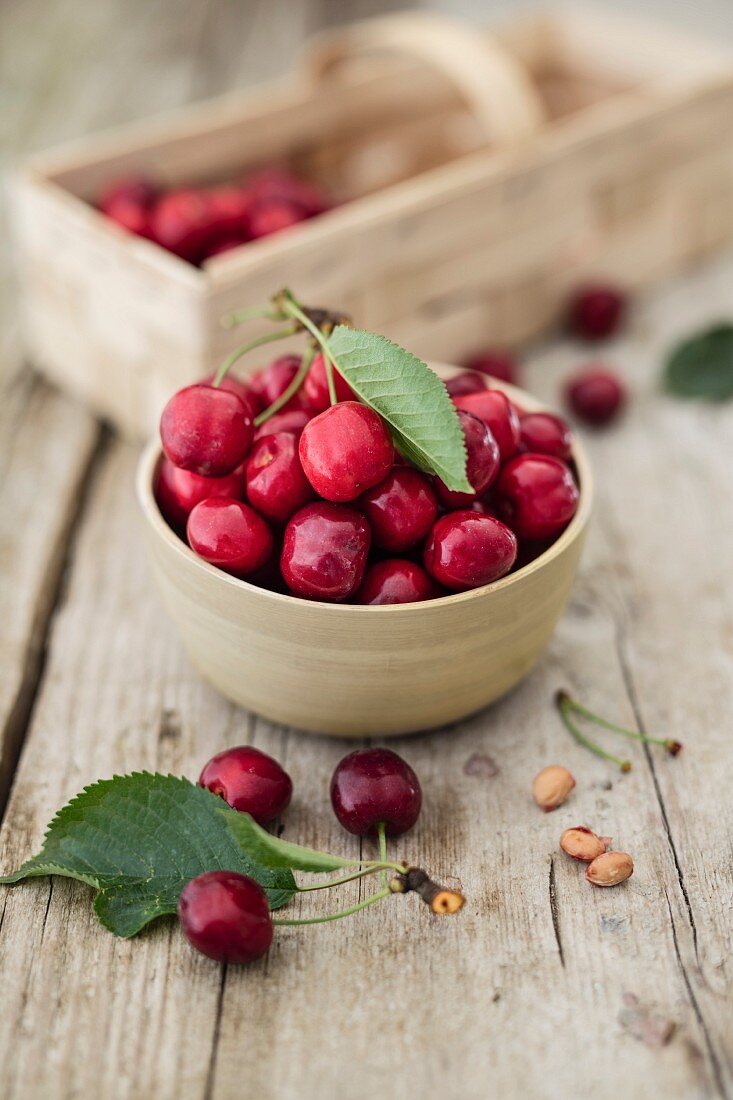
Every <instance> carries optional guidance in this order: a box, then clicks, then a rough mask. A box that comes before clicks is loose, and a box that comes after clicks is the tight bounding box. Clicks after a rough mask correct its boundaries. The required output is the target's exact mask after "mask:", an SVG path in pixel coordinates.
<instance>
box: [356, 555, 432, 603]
mask: <svg viewBox="0 0 733 1100" xmlns="http://www.w3.org/2000/svg"><path fill="white" fill-rule="evenodd" d="M440 595H442V592H441V590H440V588H439V587H438V586H437V584H434V583H433V581H432V580H431V579H430V577H429V576H428V575H427V573H426V572H425V570H424V569H421V567H420V566H419V565H417V564H416V563H415V562H414V561H408V560H406V559H404V558H387V559H386V561H378V562H375V563H374V565H370V566H369V568H368V569H367V571H366V573H365V574H364V580H363V581H362V585H361V588H360V589H359V591H358V593H357V600H358V602H359V603H362V604H372V605H377V604H395V603H420V602H422V601H423V600H434V599H435V598H436V596H440Z"/></svg>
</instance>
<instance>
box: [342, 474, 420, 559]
mask: <svg viewBox="0 0 733 1100" xmlns="http://www.w3.org/2000/svg"><path fill="white" fill-rule="evenodd" d="M359 507H360V508H361V509H362V511H363V512H364V515H365V516H366V518H367V519H368V520H369V525H370V527H371V529H372V538H373V539H374V545H375V546H378V547H379V548H380V550H388V551H389V552H390V553H392V554H399V553H402V551H403V550H407V549H408V548H409V547H410V546H414V545H415V543H416V542H419V541H420V539H422V538H425V536H426V535H427V533H428V531H429V530H430V528H431V527H432V526H433V524H434V523H435V517H436V516H437V514H438V501H437V499H436V496H435V492H434V490H433V487H432V485H431V484H430V479H429V478H428V477H426V476H425V474H421V473H420V471H419V470H413V469H412V468H411V467H409V466H395V468H394V469H392V470H391V471H390V472H389V473H388V474H387V476H386V478H385V479H384V481H380V482H379V484H378V485H375V486H374V487H373V488H372V489H368V490H367V492H366V493H364V494H363V495H362V497H361V499H360V501H359Z"/></svg>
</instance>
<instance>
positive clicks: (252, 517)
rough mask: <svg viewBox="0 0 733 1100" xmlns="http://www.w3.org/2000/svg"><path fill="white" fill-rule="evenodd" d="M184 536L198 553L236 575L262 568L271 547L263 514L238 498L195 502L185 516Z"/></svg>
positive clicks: (268, 529) (270, 532)
mask: <svg viewBox="0 0 733 1100" xmlns="http://www.w3.org/2000/svg"><path fill="white" fill-rule="evenodd" d="M186 537H187V538H188V542H189V545H190V547H191V549H192V550H195V551H196V553H197V554H198V555H199V557H201V558H204V560H205V561H208V562H209V563H210V564H211V565H216V566H218V567H219V569H223V570H224V572H225V573H231V574H232V575H233V576H235V577H246V576H247V575H248V574H250V573H254V572H255V571H256V570H257V569H261V568H262V566H263V565H264V564H265V562H266V561H267V560H268V558H269V557H270V556H271V554H272V551H273V547H274V540H273V537H272V531H271V530H270V528H269V527H268V526H267V524H266V523H265V521H264V520H263V518H262V516H259V515H258V514H257V512H255V510H254V509H253V508H250V507H249V506H248V505H247V504H243V503H242V502H241V501H240V500H225V499H223V498H222V497H212V498H210V499H209V500H202V501H201V503H200V504H197V505H196V507H195V508H194V509H193V511H192V512H191V515H190V516H189V517H188V524H187V525H186Z"/></svg>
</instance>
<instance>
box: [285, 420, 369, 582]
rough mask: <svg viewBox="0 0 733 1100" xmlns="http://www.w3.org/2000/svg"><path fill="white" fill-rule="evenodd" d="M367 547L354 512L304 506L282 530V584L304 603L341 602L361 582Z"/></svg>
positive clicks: (323, 505) (360, 518) (362, 523)
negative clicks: (311, 601)
mask: <svg viewBox="0 0 733 1100" xmlns="http://www.w3.org/2000/svg"><path fill="white" fill-rule="evenodd" d="M338 407H339V406H338V405H334V408H338ZM370 543H371V533H370V531H369V525H368V524H367V522H366V520H365V519H364V517H363V516H362V515H361V513H360V512H357V511H356V510H355V509H354V508H347V507H345V506H344V505H343V504H329V503H328V502H327V501H318V502H317V503H315V504H307V505H306V506H305V508H301V509H300V511H299V512H296V513H295V515H294V516H293V517H292V519H291V520H290V521H289V523H288V525H287V527H286V528H285V538H284V540H283V548H282V554H281V556H280V568H281V570H282V575H283V578H284V580H285V583H286V584H287V586H288V588H289V589H290V591H291V592H293V593H295V595H296V596H302V597H303V598H304V599H307V600H329V601H330V600H346V599H348V598H349V596H351V595H353V593H354V592H356V590H357V588H358V587H359V585H360V584H361V580H362V577H363V576H364V568H365V566H366V560H367V554H368V553H369V546H370Z"/></svg>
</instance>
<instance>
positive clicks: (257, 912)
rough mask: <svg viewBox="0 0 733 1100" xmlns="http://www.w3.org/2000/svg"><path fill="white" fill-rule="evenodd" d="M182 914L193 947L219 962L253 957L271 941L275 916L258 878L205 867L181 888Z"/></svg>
mask: <svg viewBox="0 0 733 1100" xmlns="http://www.w3.org/2000/svg"><path fill="white" fill-rule="evenodd" d="M178 916H179V917H180V920H181V927H182V928H183V932H184V935H185V937H186V939H187V940H188V942H189V943H190V944H191V946H192V947H195V948H196V950H197V951H200V952H201V953H202V954H203V955H208V957H209V958H210V959H215V960H216V961H217V962H228V963H250V962H254V961H255V959H259V958H260V957H261V956H262V955H264V954H265V952H266V951H267V949H268V948H269V946H270V944H271V943H272V934H273V926H272V917H271V916H270V907H269V905H268V904H267V895H266V894H265V891H264V890H263V889H262V887H261V886H260V885H259V883H257V882H255V880H254V879H253V878H249V876H248V875H240V874H238V873H237V872H236V871H207V872H206V874H203V875H199V876H198V878H194V879H191V881H190V882H189V883H187V884H186V885H185V886H184V888H183V890H182V891H181V896H180V898H179V900H178Z"/></svg>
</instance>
